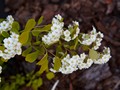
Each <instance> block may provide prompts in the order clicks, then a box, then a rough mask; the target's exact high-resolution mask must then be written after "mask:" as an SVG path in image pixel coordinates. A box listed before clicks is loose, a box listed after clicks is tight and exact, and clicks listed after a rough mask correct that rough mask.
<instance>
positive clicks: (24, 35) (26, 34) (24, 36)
mask: <svg viewBox="0 0 120 90" xmlns="http://www.w3.org/2000/svg"><path fill="white" fill-rule="evenodd" d="M28 40H29V32H23V33H22V34H21V35H20V37H19V41H20V43H22V44H26V43H27V41H28Z"/></svg>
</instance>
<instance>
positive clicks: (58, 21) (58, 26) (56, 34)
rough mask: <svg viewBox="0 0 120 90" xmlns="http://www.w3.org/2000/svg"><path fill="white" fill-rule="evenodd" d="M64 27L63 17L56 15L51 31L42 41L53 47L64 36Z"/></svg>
mask: <svg viewBox="0 0 120 90" xmlns="http://www.w3.org/2000/svg"><path fill="white" fill-rule="evenodd" d="M63 26H64V23H63V22H62V17H61V16H60V15H59V14H58V15H56V16H55V18H53V19H52V27H51V31H50V32H49V33H48V34H47V35H44V36H43V37H42V41H43V42H44V43H45V44H47V45H51V44H53V43H55V42H57V41H59V39H60V37H61V35H62V34H63Z"/></svg>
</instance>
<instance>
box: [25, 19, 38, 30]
mask: <svg viewBox="0 0 120 90" xmlns="http://www.w3.org/2000/svg"><path fill="white" fill-rule="evenodd" d="M35 25H36V22H35V20H34V19H29V20H28V22H27V24H26V26H25V29H24V32H26V31H28V32H30V31H31V30H32V29H33V28H34V27H35Z"/></svg>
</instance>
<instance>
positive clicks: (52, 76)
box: [46, 72, 55, 80]
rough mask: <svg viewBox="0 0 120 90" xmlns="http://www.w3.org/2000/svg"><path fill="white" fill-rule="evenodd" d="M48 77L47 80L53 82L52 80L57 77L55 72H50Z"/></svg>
mask: <svg viewBox="0 0 120 90" xmlns="http://www.w3.org/2000/svg"><path fill="white" fill-rule="evenodd" d="M46 77H47V79H49V80H51V79H53V78H54V77H55V74H54V73H53V72H48V73H47V74H46Z"/></svg>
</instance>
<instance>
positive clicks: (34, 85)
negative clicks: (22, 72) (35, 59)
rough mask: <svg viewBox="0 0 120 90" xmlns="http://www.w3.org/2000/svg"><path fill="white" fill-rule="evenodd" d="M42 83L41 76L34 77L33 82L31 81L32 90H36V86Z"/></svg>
mask: <svg viewBox="0 0 120 90" xmlns="http://www.w3.org/2000/svg"><path fill="white" fill-rule="evenodd" d="M42 84H43V81H42V78H38V79H35V80H34V81H33V82H32V87H33V88H34V90H38V88H39V87H40V86H41V85H42Z"/></svg>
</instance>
